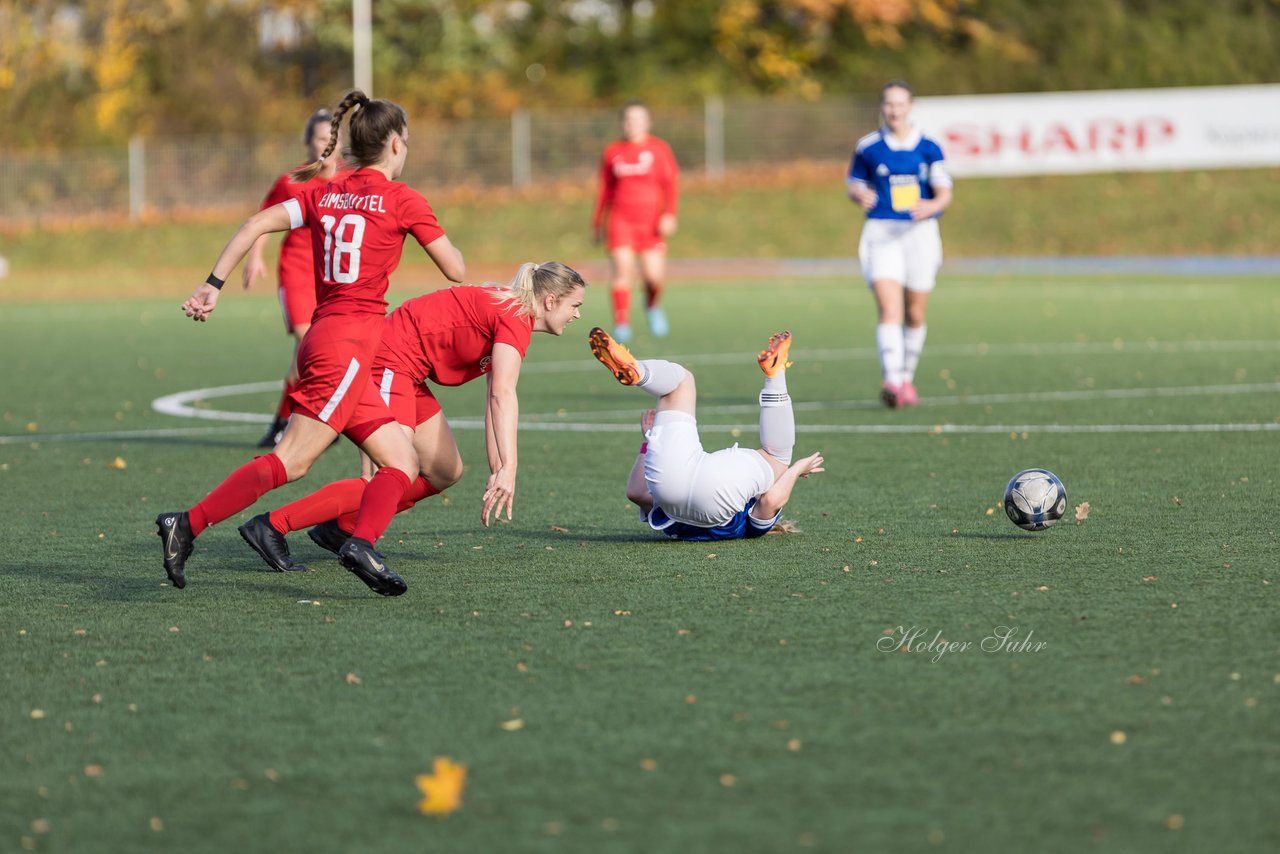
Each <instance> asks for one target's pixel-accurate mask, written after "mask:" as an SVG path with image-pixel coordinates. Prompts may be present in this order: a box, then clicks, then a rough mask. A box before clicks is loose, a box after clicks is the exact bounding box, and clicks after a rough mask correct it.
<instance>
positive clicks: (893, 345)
mask: <svg viewBox="0 0 1280 854" xmlns="http://www.w3.org/2000/svg"><path fill="white" fill-rule="evenodd" d="M902 330H903V327H902V326H899V325H898V324H894V323H880V324H877V325H876V346H877V348H878V349H879V350H880V371H881V373H882V374H883V376H884V381H885V382H886V383H888V384H889V385H894V386H897V385H902V380H903V374H904V373H905V369H906V366H905V362H906V343H905V342H904V340H903V339H904V338H905V336H904V335H903V332H902ZM918 356H919V353H918V352H917V357H918Z"/></svg>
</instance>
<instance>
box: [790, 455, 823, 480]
mask: <svg viewBox="0 0 1280 854" xmlns="http://www.w3.org/2000/svg"><path fill="white" fill-rule="evenodd" d="M824 462H826V461H825V460H823V459H822V454H821V453H816V454H810V455H809V456H807V457H805V458H803V459H799V460H796V461H795V462H794V463H792V464H791V467H792V468H793V469H795V470H796V474H797V475H799V476H800V477H808V476H809V475H811V474H818V473H819V472H824V471H826V469H824V468H823V467H822V464H823V463H824Z"/></svg>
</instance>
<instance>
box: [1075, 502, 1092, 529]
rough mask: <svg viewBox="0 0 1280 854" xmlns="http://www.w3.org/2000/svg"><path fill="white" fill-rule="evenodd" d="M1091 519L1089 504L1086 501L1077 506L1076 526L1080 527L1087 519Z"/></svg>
mask: <svg viewBox="0 0 1280 854" xmlns="http://www.w3.org/2000/svg"><path fill="white" fill-rule="evenodd" d="M1088 518H1089V502H1088V501H1084V502H1081V503H1080V504H1077V505H1076V524H1077V525H1079V524H1080V523H1081V522H1083V521H1084V520H1085V519H1088Z"/></svg>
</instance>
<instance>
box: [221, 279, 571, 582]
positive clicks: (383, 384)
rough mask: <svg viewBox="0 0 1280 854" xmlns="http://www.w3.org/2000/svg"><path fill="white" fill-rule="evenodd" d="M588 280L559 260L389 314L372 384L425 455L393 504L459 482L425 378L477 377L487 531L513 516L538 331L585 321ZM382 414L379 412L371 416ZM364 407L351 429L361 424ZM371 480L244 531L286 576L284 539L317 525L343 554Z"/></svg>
mask: <svg viewBox="0 0 1280 854" xmlns="http://www.w3.org/2000/svg"><path fill="white" fill-rule="evenodd" d="M586 286H587V283H586V282H585V281H583V279H582V277H581V276H580V275H578V273H577V272H575V271H574V270H573V269H571V268H570V267H567V266H565V265H564V264H561V263H559V262H558V261H546V262H544V263H542V264H525V265H523V266H522V267H521V268H520V271H519V272H518V273H516V277H515V279H513V280H512V281H511V283H510V284H509V285H506V286H500V287H472V286H462V287H454V288H446V289H444V290H440V291H435V292H434V293H430V294H427V295H425V296H420V297H415V298H414V299H411V300H408V301H406V302H405V303H404V304H403V305H401V306H400V307H399V308H397V309H396V310H395V311H393V312H392V313H391V315H390V316H389V317H388V318H387V320H386V326H385V328H384V330H383V333H382V343H381V344H380V345H379V347H378V353H377V355H376V356H375V357H374V360H373V374H372V382H373V385H374V386H375V387H376V388H377V390H378V392H379V394H380V395H381V396H382V399H383V400H385V402H386V404H387V406H389V407H390V408H391V414H392V415H393V416H394V417H395V420H396V423H397V424H398V425H400V427H401V428H402V429H403V431H404V433H405V435H406V436H408V437H409V440H410V441H411V442H412V443H413V447H414V450H415V451H416V452H417V454H418V466H419V468H420V469H421V472H422V473H421V474H420V475H419V476H418V477H417V479H416V480H414V482H413V483H412V484H411V485H410V486H409V489H408V490H407V491H406V492H405V493H404V496H403V497H402V498H401V499H400V503H399V504H398V505H397V506H396V512H397V513H399V512H402V511H404V510H407V509H409V508H410V507H412V506H413V505H414V504H416V503H417V502H419V501H421V500H422V499H424V498H427V497H428V496H431V495H435V494H437V493H439V492H443V491H444V490H446V489H448V488H449V487H450V486H452V485H453V484H455V483H457V482H458V479H459V478H461V477H462V456H461V455H460V454H459V453H458V445H457V443H456V442H454V439H453V432H452V431H451V430H450V429H449V422H448V421H446V420H445V417H444V413H443V412H442V411H441V409H440V402H439V401H438V400H437V399H436V396H435V395H434V394H432V392H431V389H430V388H429V387H428V386H427V381H428V380H430V381H431V382H433V383H436V384H438V385H443V386H459V385H462V384H463V383H467V382H470V381H471V380H474V379H476V378H478V377H481V376H483V377H485V379H486V380H487V381H488V386H489V394H488V400H487V402H486V405H485V417H484V418H485V448H486V450H487V452H488V458H489V470H490V472H491V474H490V476H489V481H488V483H487V484H486V485H485V491H484V495H483V497H482V502H483V503H482V507H481V521H482V522H483V523H484V525H485V526H486V527H488V525H489V519H490V515H491V514H492V516H493V518H498V517H499V516H500V515H501V514H502V511H503V509H504V508H505V509H506V511H507V518H508V519H510V518H511V506H512V502H513V501H514V500H515V488H516V427H517V419H518V409H519V400H518V399H517V397H516V383H517V382H518V381H519V380H520V366H521V365H522V364H523V360H524V356H525V353H526V352H527V351H528V349H529V343H530V340H529V339H530V336H531V334H532V333H534V332H546V333H549V334H551V335H556V336H559V335H561V334H562V333H563V332H564V330H565V327H566V326H568V325H569V324H570V323H572V322H573V321H575V320H577V319H578V316H579V314H578V310H579V308H580V307H581V306H582V300H583V296H584V292H585V288H586ZM367 411H368V414H369V415H370V416H376V415H377V412H376V411H375V410H372V409H370V410H367ZM363 412H365V410H357V411H356V414H355V416H354V417H353V423H355V424H359V423H360V422H361V420H362V417H363V416H362V413H363ZM365 465H366V467H365V472H364V474H365V476H364V478H358V477H355V478H350V479H348V480H340V481H336V482H334V483H331V484H329V485H327V486H325V487H322V488H321V489H319V490H317V491H316V492H313V493H312V494H310V495H308V496H306V497H305V498H301V499H299V500H297V501H294V502H293V503H292V504H287V505H285V506H284V507H281V508H280V509H279V510H275V511H273V512H271V513H263V514H262V515H260V516H255V517H254V518H252V519H250V520H249V521H248V522H246V523H245V524H243V525H241V526H240V534H241V535H242V536H243V537H244V539H245V541H246V542H248V543H249V545H251V546H252V547H253V549H254V551H256V552H257V553H258V554H259V555H261V556H262V559H263V560H265V561H266V562H267V565H268V566H270V567H271V568H272V569H275V570H277V571H280V572H288V571H291V570H305V569H306V567H305V566H303V565H302V564H300V563H296V562H295V561H294V560H293V558H292V557H291V556H290V554H289V544H288V543H287V542H286V541H285V538H284V535H285V534H287V533H289V532H290V531H298V530H301V529H303V528H306V527H308V526H312V525H314V526H315V527H314V528H312V529H311V531H310V532H309V533H310V536H311V539H312V540H314V541H315V542H316V543H317V544H319V545H320V546H323V547H324V548H326V549H328V550H329V551H331V552H334V553H335V554H336V553H338V552H339V551H340V550H341V549H342V546H343V545H344V544H345V543H346V541H347V539H348V538H349V537H350V536H351V532H352V531H353V530H354V529H355V525H356V514H357V511H358V510H359V509H360V499H361V496H362V495H363V494H364V491H365V484H366V481H367V479H368V478H369V477H372V475H373V466H372V464H371V463H370V462H369V461H368V458H367V457H366V459H365Z"/></svg>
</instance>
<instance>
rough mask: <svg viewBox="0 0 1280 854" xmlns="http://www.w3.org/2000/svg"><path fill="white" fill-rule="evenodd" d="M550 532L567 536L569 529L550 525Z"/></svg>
mask: <svg viewBox="0 0 1280 854" xmlns="http://www.w3.org/2000/svg"><path fill="white" fill-rule="evenodd" d="M551 530H552V531H553V532H555V533H557V534H567V533H569V529H568V528H561V527H560V526H559V525H552V526H551Z"/></svg>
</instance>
